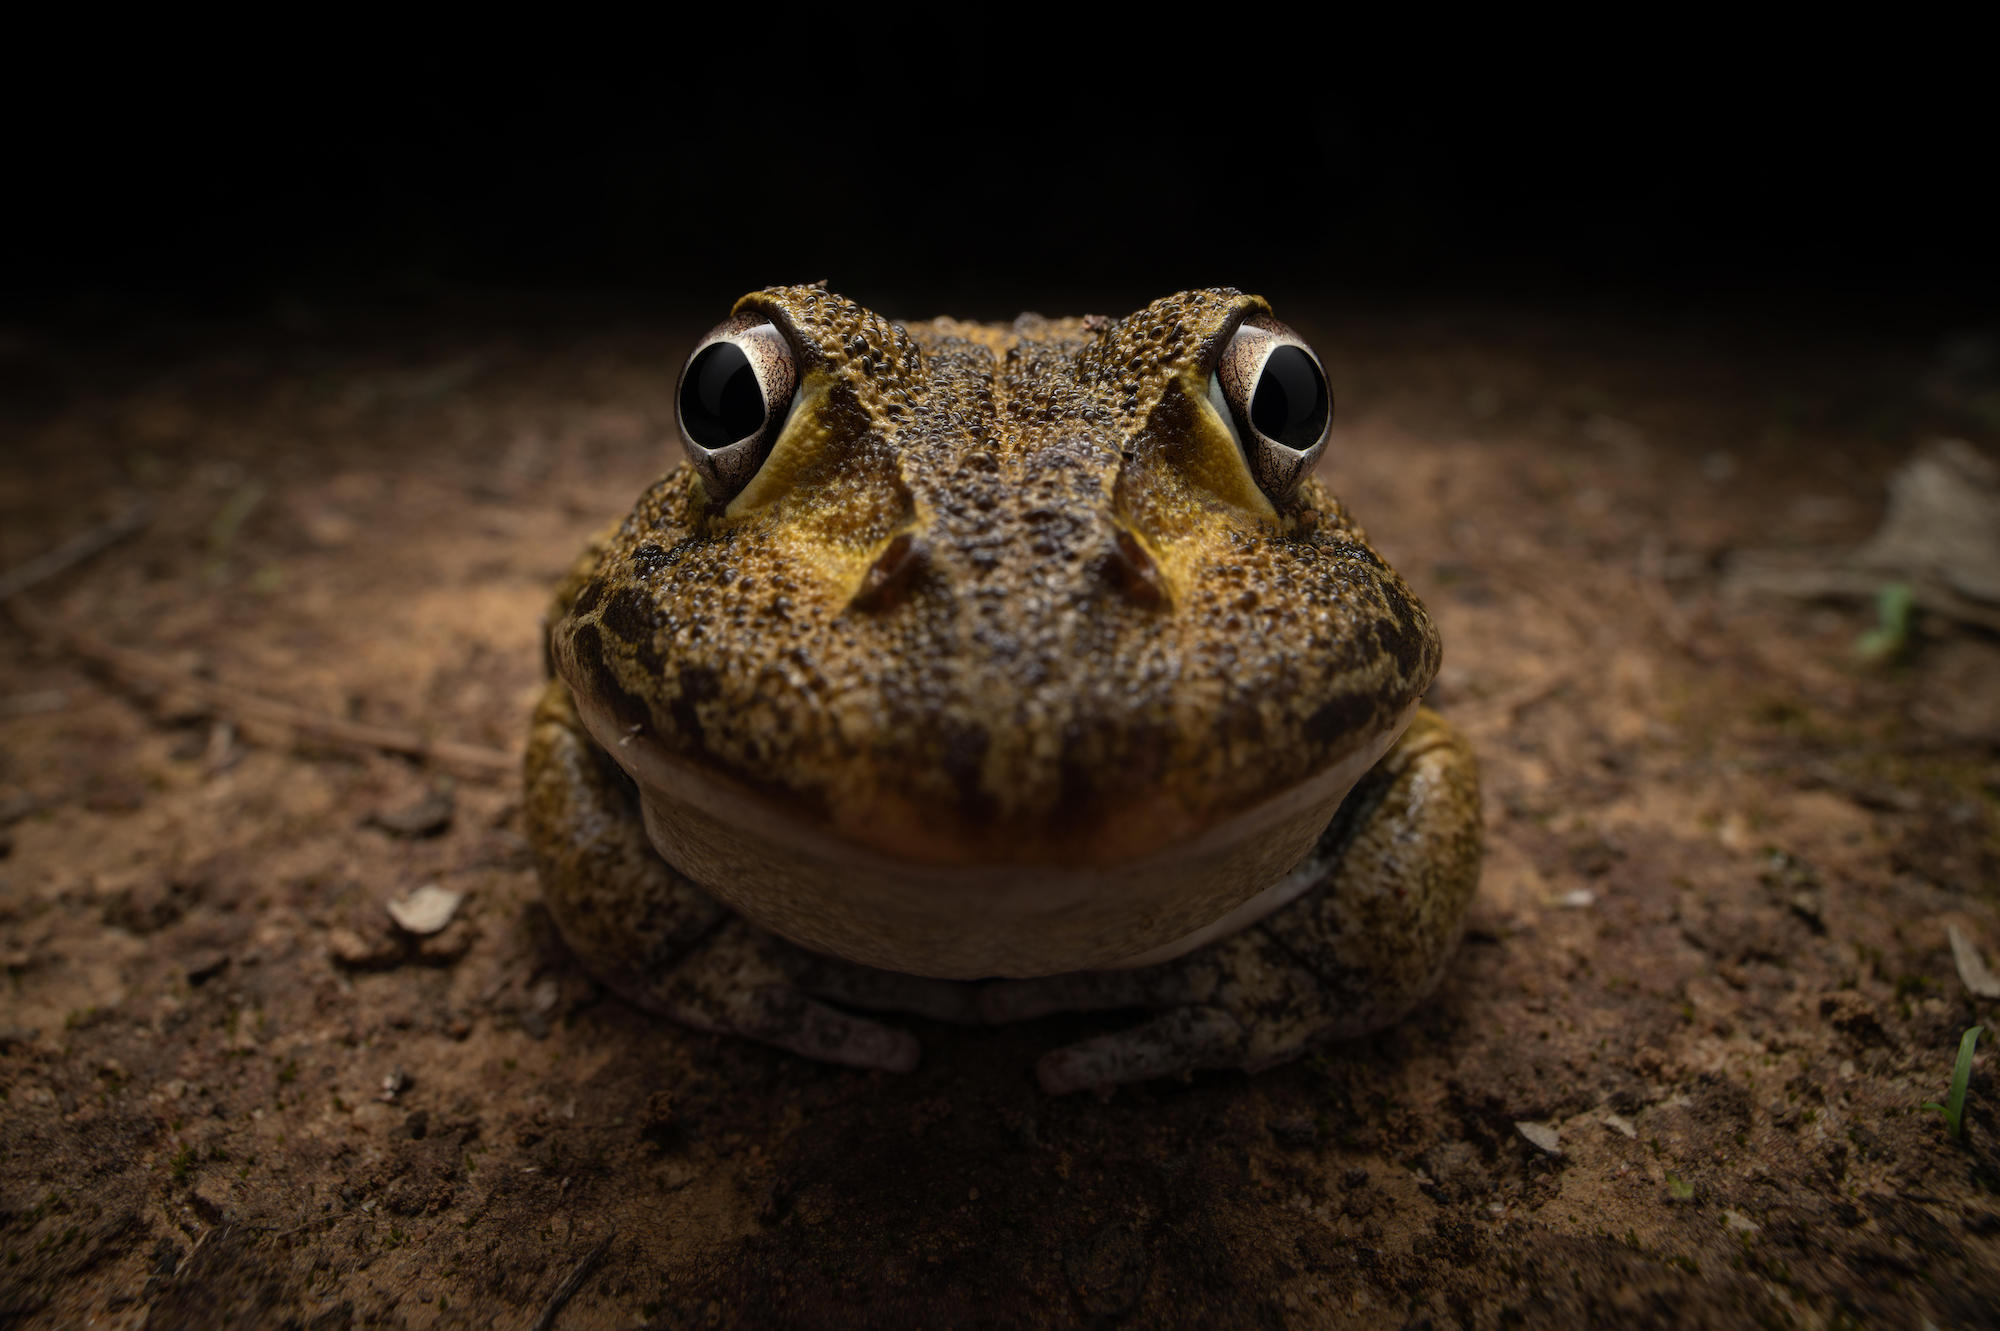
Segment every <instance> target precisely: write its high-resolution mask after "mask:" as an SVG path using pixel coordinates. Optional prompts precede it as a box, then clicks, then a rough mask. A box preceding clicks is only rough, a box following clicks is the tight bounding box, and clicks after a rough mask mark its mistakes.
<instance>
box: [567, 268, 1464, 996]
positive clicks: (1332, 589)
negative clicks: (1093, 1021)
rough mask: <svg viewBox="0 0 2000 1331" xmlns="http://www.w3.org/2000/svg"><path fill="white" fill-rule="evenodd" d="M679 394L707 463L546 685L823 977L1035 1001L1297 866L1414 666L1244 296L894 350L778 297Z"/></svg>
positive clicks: (584, 600) (622, 542)
mask: <svg viewBox="0 0 2000 1331" xmlns="http://www.w3.org/2000/svg"><path fill="white" fill-rule="evenodd" d="M679 401H680V419H681V425H682V433H683V435H684V440H683V442H684V444H685V447H686V450H687V453H688V455H689V458H690V465H688V466H685V467H682V468H680V469H678V470H676V471H675V472H673V473H672V474H670V475H669V476H668V477H667V478H666V479H665V480H663V481H661V482H660V483H659V484H657V485H656V486H654V487H653V489H652V490H651V491H649V492H648V493H647V494H646V496H645V497H644V498H643V499H642V500H641V502H640V504H639V506H638V508H637V510H636V511H635V512H634V513H633V514H632V516H631V517H630V518H629V519H628V520H627V521H626V523H625V524H624V526H623V528H622V529H621V530H620V531H619V532H618V533H617V535H616V537H615V539H614V540H613V542H612V543H611V546H610V548H609V550H608V552H607V553H606V555H605V557H604V560H603V563H602V565H601V566H600V568H599V570H598V574H597V577H596V579H595V580H594V581H592V582H591V583H590V584H589V585H588V586H587V587H586V588H585V589H584V591H583V593H582V595H581V596H580V597H579V598H578V599H577V601H576V603H575V606H574V609H573V611H572V612H571V614H570V615H569V616H568V618H567V619H566V620H565V621H564V622H562V623H561V624H559V625H557V626H556V627H555V629H554V630H553V632H552V635H551V639H552V647H553V649H554V659H555V660H556V662H557V665H558V669H559V670H560V671H561V673H562V675H563V677H564V678H565V679H566V680H567V681H568V682H569V684H570V686H571V688H572V690H573V692H574V694H575V696H576V698H577V702H578V705H579V710H580V711H581V712H582V714H583V716H584V717H585V720H586V722H587V724H589V726H590V727H591V730H592V732H593V733H594V734H595V735H596V736H597V738H598V739H599V740H600V742H602V743H603V744H604V746H605V748H606V750H607V751H608V752H609V753H611V755H612V756H613V757H614V758H616V759H617V760H618V761H619V762H620V764H621V765H623V766H624V767H625V768H626V770H627V771H629V772H630V773H631V774H632V775H633V776H634V778H635V779H636V780H637V781H638V783H639V785H640V788H641V790H642V792H643V794H644V796H645V804H646V810H647V816H648V820H649V827H650V830H651V832H652V834H653V839H654V841H655V844H656V845H658V846H659V847H660V849H661V851H662V853H663V854H665V855H667V857H668V858H669V859H670V860H672V861H673V862H675V863H676V864H677V865H678V866H679V867H681V868H682V869H683V870H684V871H686V872H688V873H689V874H690V875H691V876H693V877H695V878H696V879H697V880H698V881H701V882H703V883H705V884H706V885H708V886H710V887H711V889H713V890H715V891H716V892H717V893H718V894H719V895H721V896H723V897H724V898H725V899H727V900H729V901H730V902H731V904H733V905H736V906H738V908H739V909H742V910H744V911H745V912H746V913H748V914H750V915H751V916H753V917H754V918H761V919H764V920H766V921H767V922H773V923H775V922H778V921H780V920H782V921H783V922H784V924H785V928H784V931H785V932H786V933H788V934H790V935H791V936H793V937H798V938H804V939H806V940H808V941H814V942H816V945H820V946H824V947H825V948H826V949H827V950H829V951H833V952H837V953H840V954H842V955H846V956H850V957H853V958H855V959H858V960H862V961H868V962H872V963H874V964H878V965H890V966H896V967H899V968H901V969H906V970H917V971H928V972H929V973H933V974H990V973H1033V972H1037V971H1047V970H1058V969H1068V968H1077V967H1081V966H1085V965H1092V964H1095V965H1104V964H1110V963H1111V962H1114V961H1116V960H1118V959H1120V958H1121V957H1129V956H1132V955H1136V954H1139V953H1143V952H1145V951H1147V950H1148V948H1149V947H1153V946H1157V945H1159V944H1163V943H1167V942H1169V941H1170V940H1172V939H1174V938H1177V937H1180V936H1181V935H1182V934H1185V933H1187V932H1188V931H1189V930H1190V929H1192V928H1194V927H1197V926H1199V925H1200V924H1202V923H1206V922H1207V919H1208V918H1212V916H1213V915H1214V914H1216V913H1220V911H1221V910H1227V909H1228V908H1230V907H1231V906H1234V905H1235V904H1237V903H1238V902H1241V901H1243V900H1244V899H1246V898H1248V897H1250V896H1252V895H1254V894H1255V893H1256V892H1258V891H1260V890H1262V888H1263V887H1264V886H1265V885H1267V884H1268V883H1269V882H1270V881H1271V880H1272V879H1274V878H1276V877H1277V876H1278V875H1280V874H1282V873H1283V872H1284V871H1285V870H1286V869H1287V868H1289V867H1290V866H1291V864H1292V863H1293V862H1294V861H1296V860H1297V859H1298V858H1299V857H1300V856H1301V855H1302V854H1304V852H1305V851H1306V850H1307V849H1308V848H1309V847H1310V845H1311V843H1312V840H1313V838H1314V836H1316V835H1317V833H1318V831H1319V829H1320V828H1321V827H1323V826H1324V825H1325V823H1326V821H1327V819H1328V818H1329V817H1330V816H1331V813H1332V810H1333V808H1334V807H1335V806H1336V805H1337V804H1338V802H1339V800H1340V798H1341V797H1342V796H1343V795H1344V794H1345V792H1346V791H1347V789H1348V788H1349V787H1350V786H1351V785H1352V783H1353V781H1354V780H1355V778H1356V777H1358V776H1359V774H1360V773H1361V772H1362V771H1365V770H1366V769H1367V767H1368V766H1370V765H1371V764H1372V763H1373V762H1374V761H1375V759H1376V758H1377V757H1379V756H1380V754H1381V753H1382V752H1383V751H1384V750H1385V749H1386V748H1387V747H1388V746H1389V744H1391V743H1392V742H1393V741H1394V739H1395V737H1396V736H1397V734H1399V733H1400V731H1401V729H1402V727H1403V726H1404V725H1405V724H1406V723H1407V721H1408V719H1409V717H1410V715H1411V713H1412V711H1413V709H1414V708H1415V705H1416V702H1417V700H1418V698H1419V697H1420V696H1421V694H1422V693H1423V691H1424V689H1425V688H1426V687H1427V686H1428V685H1429V683H1430V680H1431V678H1432V676H1433V675H1434V674H1435V673H1436V670H1437V666H1438V659H1439V648H1438V639H1437V635H1436V632H1435V630H1434V629H1433V627H1432V625H1431V621H1430V619H1429V617H1428V615H1427V614H1426V613H1425V611H1424V609H1423V607H1422V606H1421V605H1420V604H1419V603H1418V602H1417V600H1416V598H1415V597H1414V596H1412V595H1411V593H1410V591H1409V589H1408V588H1407V587H1406V586H1405V585H1404V584H1403V582H1402V580H1401V579H1400V578H1398V577H1397V576H1396V574H1395V573H1394V572H1393V571H1392V570H1390V569H1389V568H1388V567H1387V566H1386V565H1385V564H1384V563H1383V562H1382V560H1381V559H1380V558H1378V557H1377V556H1376V554H1375V553H1374V551H1373V550H1371V549H1370V548H1369V546H1368V544H1367V541H1366V539H1365V538H1364V536H1363V535H1362V533H1361V532H1360V530H1359V529H1358V528H1357V527H1355V526H1354V525H1353V524H1352V523H1351V522H1350V521H1349V520H1348V518H1347V516H1346V514H1345V512H1344V511H1343V510H1342V508H1341V506H1340V505H1339V503H1338V502H1337V501H1336V500H1334V499H1333V498H1332V497H1331V496H1330V495H1328V494H1327V492H1326V491H1325V490H1324V489H1323V488H1322V487H1321V486H1320V484H1319V483H1318V482H1317V481H1315V480H1313V479H1311V477H1310V476H1309V475H1308V473H1309V472H1310V471H1311V470H1312V468H1313V466H1314V464H1315V462H1316V461H1317V460H1318V458H1319V456H1320V453H1321V451H1322V449H1323V448H1324V447H1325V444H1326V438H1327V433H1328V428H1329V426H1330V422H1331V416H1332V399H1331V394H1330V392H1329V390H1328V386H1327V381H1326V377H1325V374H1324V372H1323V370H1322V369H1321V367H1320V364H1319V361H1318V359H1317V358H1316V357H1315V356H1314V354H1313V352H1312V351H1311V349H1310V348H1309V347H1307V346H1306V345H1305V343H1304V342H1303V341H1301V340H1300V339H1299V338H1298V337H1297V335H1296V334H1294V333H1293V332H1292V331H1291V330H1290V329H1288V328H1286V327H1285V325H1283V324H1281V323H1279V322H1278V321H1277V320H1276V319H1275V318H1274V317H1273V316H1272V313H1271V310H1270V308H1269V306H1267V305H1266V304H1265V303H1264V301H1263V300H1261V299H1259V298H1257V297H1255V296H1246V295H1243V294H1242V293H1240V292H1236V291H1233V290H1228V289H1214V290H1202V291H1189V292H1183V293H1181V294H1179V295H1175V296H1169V297H1166V298H1164V299H1162V300H1158V301H1155V302H1154V303H1153V304H1151V305H1149V306H1147V307H1146V308H1145V309H1143V310H1140V311H1139V312H1137V313H1136V314H1133V315H1131V316H1129V317H1128V318H1125V319H1120V320H1109V319H1102V318H1085V319H1065V320H1045V319H1042V318H1039V317H1037V316H1033V315H1024V316H1022V317H1021V318H1020V319H1017V320H1016V321H1015V322H1014V323H1013V324H1012V325H1011V326H1003V325H972V324H962V323H958V322H956V321H953V320H949V319H938V320H935V321H932V322H930V323H928V324H921V325H919V324H913V325H910V326H908V327H904V326H900V325H897V324H893V323H891V322H889V321H888V320H886V319H883V318H882V317H880V316H878V315H876V314H873V313H871V312H870V311H868V310H866V309H863V308H862V307H861V306H859V305H856V304H855V303H853V302H852V301H849V300H846V299H843V298H842V297H839V296H836V295H833V294H831V293H829V292H827V291H825V290H822V289H821V288H819V287H810V286H808V287H780V288H772V289H769V290H765V291H760V292H757V293H755V294H753V295H750V296H746V297H744V298H743V300H741V301H739V302H738V303H737V306H736V309H735V311H734V312H733V314H732V316H731V317H730V318H729V319H728V320H727V321H726V322H724V323H722V324H721V325H719V326H718V327H717V328H715V329H714V330H713V331H712V332H710V333H709V335H708V336H707V337H706V338H704V339H703V340H702V342H701V343H700V344H698V345H697V347H696V349H695V351H694V353H693V355H692V356H691V357H690V358H689V361H688V364H687V367H686V369H685V371H684V372H683V376H682V382H681V390H680V399H679ZM885 884H886V885H885ZM857 903H860V904H857ZM867 903H872V904H867ZM1218 907H1219V909H1218ZM899 912H901V913H902V914H903V915H907V916H910V917H911V918H909V919H907V920H903V921H902V922H901V923H899V924H894V925H889V924H885V923H884V920H885V919H886V918H888V917H892V916H898V913H899ZM934 917H935V918H934ZM968 921H970V922H972V923H971V926H970V927H969V928H968V927H967V926H968ZM1052 922H1053V923H1052ZM954 924H955V925H956V926H958V927H957V928H956V929H954V928H951V927H949V926H952V925H954ZM934 925H935V926H937V927H936V928H933V926H934ZM1052 930H1053V932H1054V933H1055V934H1058V935H1061V936H1062V937H1063V938H1065V939H1068V940H1071V941H1070V942H1067V943H1065V944H1064V945H1063V946H1059V947H1055V946H1051V945H1050V944H1049V943H1048V941H1047V940H1048V938H1049V937H1050V935H1051V931H1052ZM967 932H971V933H974V934H978V935H983V936H984V937H985V938H986V940H987V941H986V943H985V944H983V945H982V946H980V947H972V948H967V947H965V946H963V945H962V944H960V943H959V942H957V941H956V938H957V937H958V936H960V935H963V934H964V933H967ZM890 935H893V937H890V938H889V941H887V942H884V941H883V940H884V938H885V937H889V936H890ZM1038 939H1039V940H1041V941H1039V942H1038V941H1037V940H1038ZM954 948H956V949H957V951H956V952H953V949H954ZM945 953H951V955H950V956H944V955H943V954H945Z"/></svg>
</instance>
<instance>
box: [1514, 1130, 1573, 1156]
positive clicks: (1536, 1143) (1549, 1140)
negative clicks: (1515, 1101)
mask: <svg viewBox="0 0 2000 1331" xmlns="http://www.w3.org/2000/svg"><path fill="white" fill-rule="evenodd" d="M1514 1131H1516V1132H1518V1133H1520V1134H1521V1135H1522V1136H1523V1137H1526V1138H1527V1139H1528V1143H1529V1144H1530V1145H1531V1146H1533V1147H1534V1148H1535V1149H1536V1150H1538V1151H1541V1152H1543V1153H1544V1154H1546V1155H1561V1154H1562V1146H1561V1145H1560V1144H1559V1141H1560V1139H1559V1136H1558V1134H1557V1132H1556V1130H1555V1129H1554V1128H1552V1127H1550V1126H1549V1125H1548V1124H1546V1123H1516V1124H1515V1125H1514Z"/></svg>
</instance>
